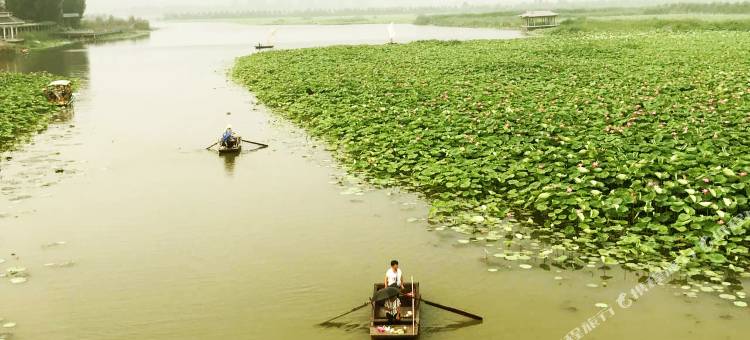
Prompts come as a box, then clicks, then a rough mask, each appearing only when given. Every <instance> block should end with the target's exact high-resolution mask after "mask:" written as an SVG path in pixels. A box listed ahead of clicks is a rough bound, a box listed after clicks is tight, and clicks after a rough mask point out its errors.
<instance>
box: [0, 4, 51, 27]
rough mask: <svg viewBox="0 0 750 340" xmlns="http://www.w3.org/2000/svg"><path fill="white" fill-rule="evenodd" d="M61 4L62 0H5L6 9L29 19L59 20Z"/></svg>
mask: <svg viewBox="0 0 750 340" xmlns="http://www.w3.org/2000/svg"><path fill="white" fill-rule="evenodd" d="M62 4H63V0H5V7H6V8H7V10H8V11H11V12H13V15H15V16H17V17H19V18H22V19H26V20H31V21H55V22H58V21H60V20H61V19H62Z"/></svg>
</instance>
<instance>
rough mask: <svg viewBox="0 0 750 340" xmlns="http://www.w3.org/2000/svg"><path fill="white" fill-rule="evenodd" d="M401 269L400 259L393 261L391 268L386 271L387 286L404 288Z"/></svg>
mask: <svg viewBox="0 0 750 340" xmlns="http://www.w3.org/2000/svg"><path fill="white" fill-rule="evenodd" d="M401 277H402V274H401V269H399V268H398V261H397V260H393V261H391V268H389V269H388V270H387V271H386V272H385V286H386V287H396V288H400V289H404V282H403V280H401Z"/></svg>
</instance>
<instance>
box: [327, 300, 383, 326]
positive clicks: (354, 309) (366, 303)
mask: <svg viewBox="0 0 750 340" xmlns="http://www.w3.org/2000/svg"><path fill="white" fill-rule="evenodd" d="M369 305H370V302H369V301H368V302H365V303H363V304H362V305H361V306H357V307H354V308H352V309H351V310H350V311H348V312H346V313H343V314H341V315H337V316H335V317H332V318H330V319H328V320H326V321H323V322H321V323H319V324H318V325H325V324H327V323H329V322H331V321H333V320H336V319H338V318H340V317H342V316H344V315H347V314H350V313H354V312H356V311H358V310H360V309H362V308H365V307H367V306H369Z"/></svg>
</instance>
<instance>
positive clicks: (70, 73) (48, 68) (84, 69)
mask: <svg viewBox="0 0 750 340" xmlns="http://www.w3.org/2000/svg"><path fill="white" fill-rule="evenodd" d="M0 71H6V72H49V73H52V74H56V75H61V76H67V77H77V78H87V75H88V73H89V56H88V50H87V49H86V48H85V47H84V45H83V44H81V43H77V44H73V45H69V46H66V47H65V48H56V49H50V50H45V51H32V52H31V53H29V54H27V55H20V54H16V55H4V56H0Z"/></svg>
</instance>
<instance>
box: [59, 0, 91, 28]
mask: <svg viewBox="0 0 750 340" xmlns="http://www.w3.org/2000/svg"><path fill="white" fill-rule="evenodd" d="M62 10H63V13H78V18H77V19H75V20H73V22H72V24H73V26H76V27H77V26H80V24H81V18H83V12H85V11H86V0H63V7H62Z"/></svg>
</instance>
